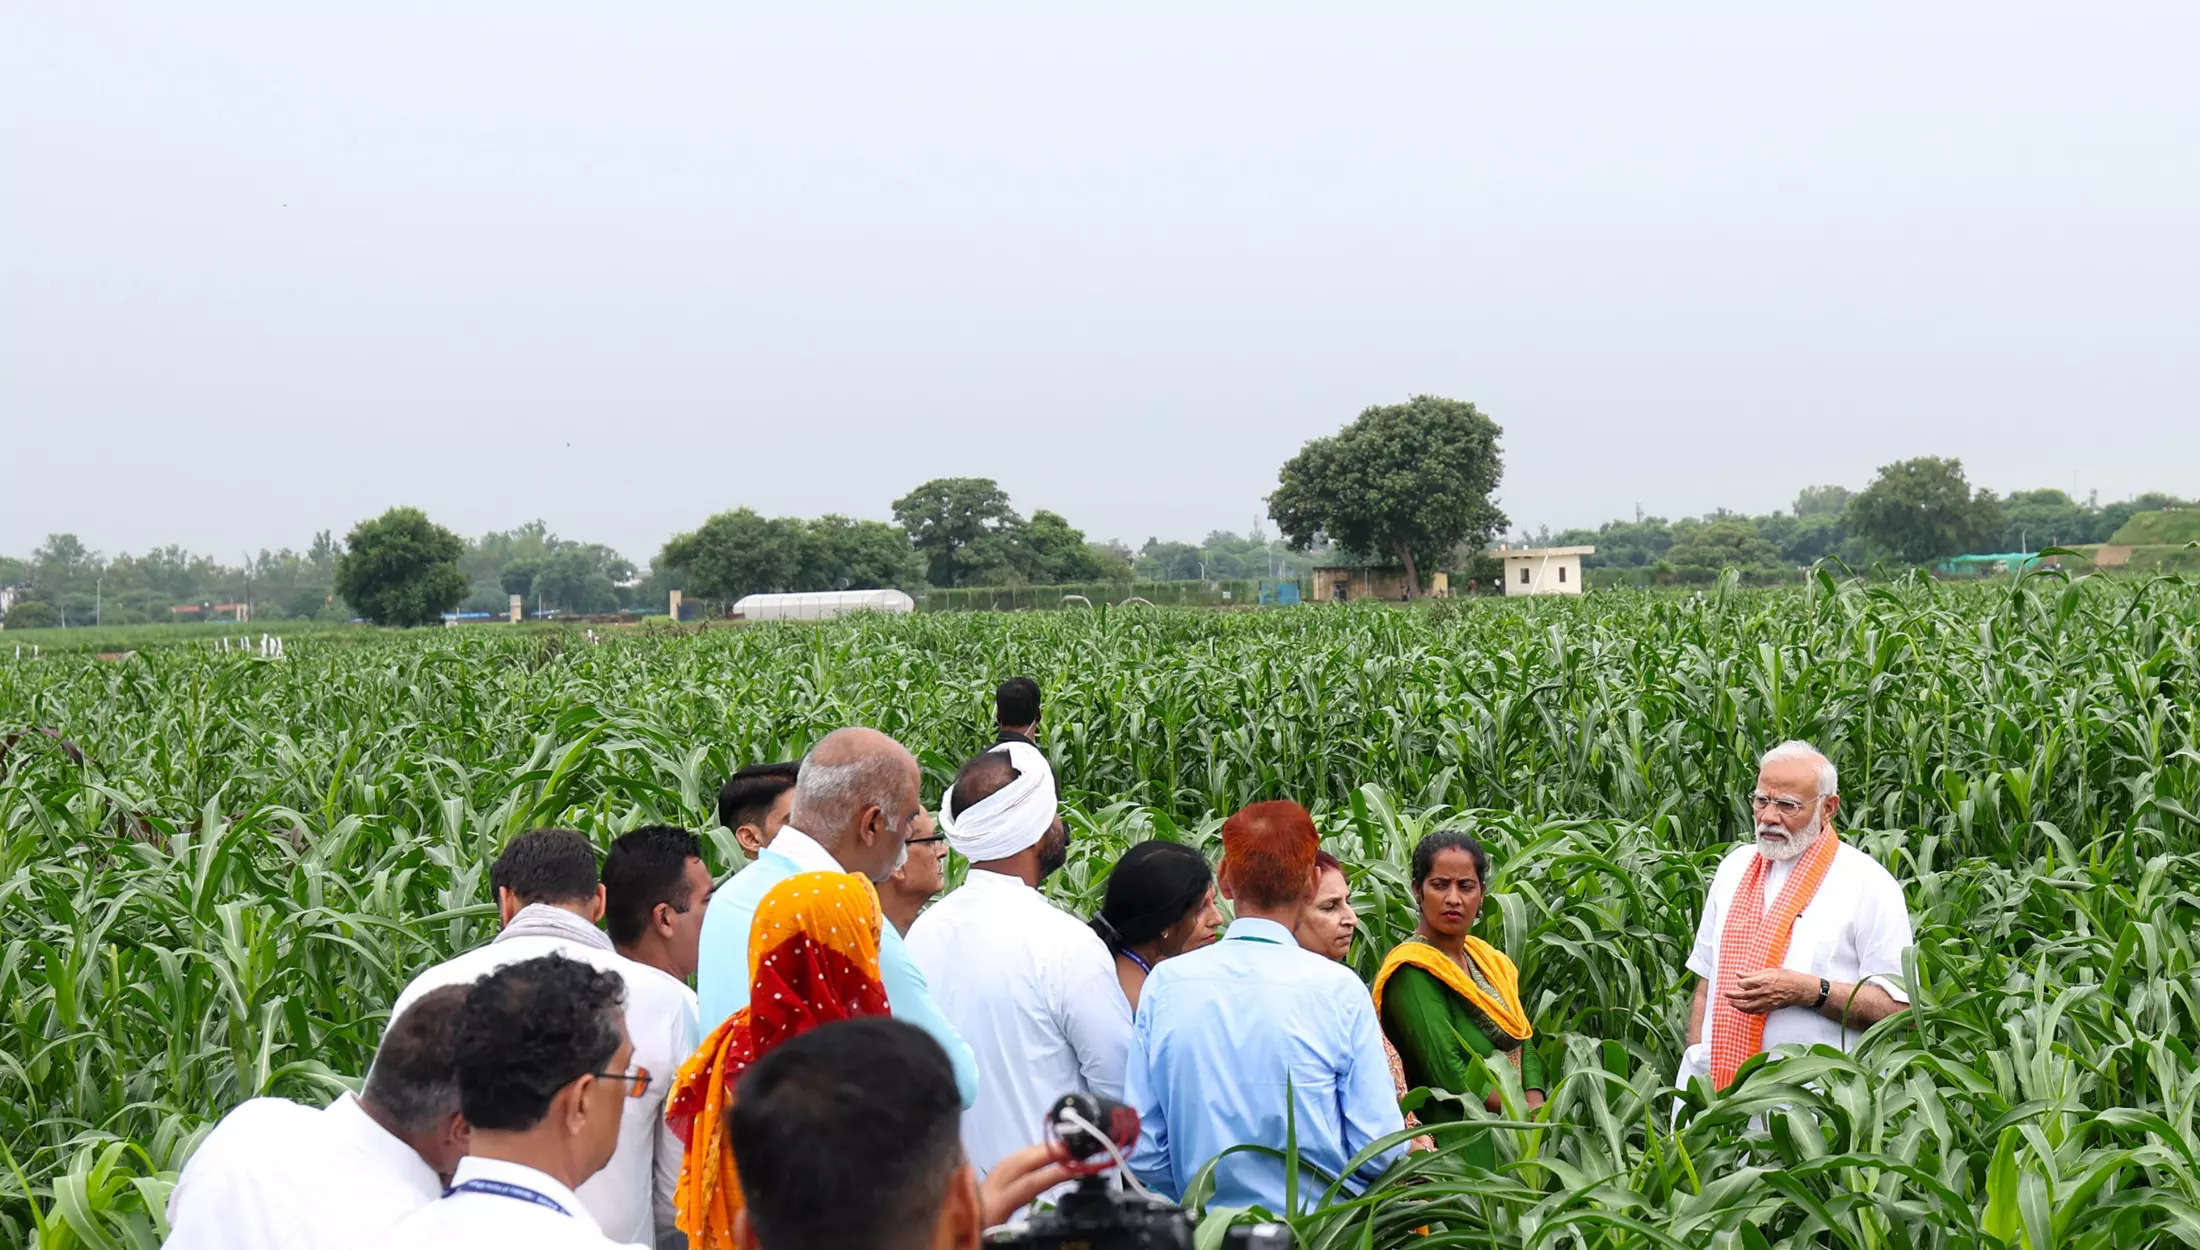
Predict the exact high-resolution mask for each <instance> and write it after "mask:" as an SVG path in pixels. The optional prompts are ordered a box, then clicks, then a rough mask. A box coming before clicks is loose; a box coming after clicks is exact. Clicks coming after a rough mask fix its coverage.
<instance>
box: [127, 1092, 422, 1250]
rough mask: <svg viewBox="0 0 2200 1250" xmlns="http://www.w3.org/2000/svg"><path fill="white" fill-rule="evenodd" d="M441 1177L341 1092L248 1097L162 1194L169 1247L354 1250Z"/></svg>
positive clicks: (402, 1214)
mask: <svg viewBox="0 0 2200 1250" xmlns="http://www.w3.org/2000/svg"><path fill="white" fill-rule="evenodd" d="M442 1192H443V1182H442V1181H440V1180H438V1179H436V1175H435V1172H434V1170H432V1169H431V1168H429V1166H428V1164H427V1162H426V1161H425V1160H423V1159H422V1158H421V1157H420V1156H419V1155H418V1154H417V1153H415V1152H414V1150H413V1148H412V1147H411V1146H408V1145H406V1144H405V1143H404V1142H402V1141H399V1140H398V1139H397V1138H395V1137H392V1136H391V1135H390V1133H389V1131H388V1130H387V1129H384V1128H383V1127H382V1126H381V1125H379V1124H376V1123H375V1122H374V1121H373V1120H371V1119H369V1118H367V1113H366V1112H365V1111H364V1110H362V1109H361V1108H360V1106H359V1100H358V1099H357V1098H355V1097H353V1096H352V1095H350V1094H345V1095H344V1096H343V1097H341V1098H338V1099H337V1100H336V1101H335V1102H332V1103H330V1104H329V1105H328V1106H327V1107H322V1108H316V1107H309V1106H306V1105H304V1104H302V1103H295V1102H292V1101H290V1100H289V1099H287V1098H254V1099H252V1100H251V1101H249V1102H246V1103H242V1104H240V1105H239V1106H238V1107H237V1108H236V1110H234V1111H231V1112H230V1113H229V1114H228V1115H225V1116H223V1117H222V1120H221V1123H219V1124H217V1125H215V1126H214V1131H213V1132H211V1133H209V1134H207V1135H206V1140H204V1141H202V1142H200V1143H199V1148H198V1149H197V1150H196V1151H194V1152H193V1153H192V1155H191V1161H190V1162H189V1163H186V1164H185V1165H184V1167H183V1175H182V1176H181V1177H180V1178H178V1179H177V1181H176V1187H175V1189H174V1190H173V1191H171V1192H170V1193H169V1195H168V1228H169V1232H168V1240H167V1241H165V1242H163V1243H162V1245H164V1246H166V1247H167V1248H168V1250H277V1248H278V1247H287V1248H288V1250H355V1248H357V1247H363V1246H367V1245H371V1244H372V1243H373V1241H374V1239H375V1238H376V1237H378V1236H379V1235H380V1234H382V1233H383V1232H384V1231H386V1230H387V1229H389V1228H390V1226H391V1225H393V1224H395V1223H397V1222H398V1221H399V1220H401V1219H403V1218H404V1217H405V1216H407V1215H409V1214H411V1213H412V1212H413V1211H415V1210H418V1209H419V1208H420V1207H423V1206H425V1205H427V1204H428V1203H430V1202H433V1201H435V1200H436V1198H437V1197H438V1196H439V1195H441V1194H442Z"/></svg>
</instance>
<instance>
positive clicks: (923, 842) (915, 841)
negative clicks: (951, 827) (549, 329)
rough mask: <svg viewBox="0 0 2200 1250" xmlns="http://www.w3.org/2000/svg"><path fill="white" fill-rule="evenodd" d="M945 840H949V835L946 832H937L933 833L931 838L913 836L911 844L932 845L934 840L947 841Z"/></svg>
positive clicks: (910, 840)
mask: <svg viewBox="0 0 2200 1250" xmlns="http://www.w3.org/2000/svg"><path fill="white" fill-rule="evenodd" d="M945 841H947V835H946V834H944V833H935V834H933V835H932V836H931V837H929V838H911V839H909V845H911V846H929V845H931V844H932V843H934V842H945Z"/></svg>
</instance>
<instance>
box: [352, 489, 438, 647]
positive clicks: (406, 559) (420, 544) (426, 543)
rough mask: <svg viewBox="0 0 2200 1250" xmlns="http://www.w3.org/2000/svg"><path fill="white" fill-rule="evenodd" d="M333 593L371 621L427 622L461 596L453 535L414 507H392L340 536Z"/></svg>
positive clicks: (432, 621) (381, 622)
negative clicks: (342, 552) (341, 543)
mask: <svg viewBox="0 0 2200 1250" xmlns="http://www.w3.org/2000/svg"><path fill="white" fill-rule="evenodd" d="M344 547H345V551H344V554H343V556H342V557H341V558H339V559H338V560H337V562H336V593H337V594H339V595H341V596H343V599H344V602H346V603H348V604H350V605H351V606H352V608H353V610H355V611H357V612H358V613H359V615H361V616H364V617H366V618H367V619H368V620H370V621H373V622H374V623H375V624H377V625H432V624H434V623H435V622H437V621H439V620H441V619H442V618H443V614H444V613H445V612H448V611H450V610H451V609H452V608H455V607H457V606H458V602H459V600H461V599H464V598H465V597H466V575H465V574H464V573H461V572H460V571H459V568H458V558H459V556H461V555H463V554H464V553H465V551H466V544H465V542H464V541H463V540H462V539H460V538H459V536H458V535H456V534H453V533H452V532H451V531H449V530H447V529H444V528H443V527H442V526H440V525H437V524H436V523H435V522H433V521H430V520H429V519H428V516H427V514H426V513H424V512H422V511H421V510H420V509H418V508H392V509H390V510H389V511H388V512H385V513H383V514H382V515H381V516H379V517H376V518H375V519H373V520H371V521H361V522H360V523H359V524H357V525H355V526H353V527H352V531H351V533H350V534H348V535H346V536H345V538H344Z"/></svg>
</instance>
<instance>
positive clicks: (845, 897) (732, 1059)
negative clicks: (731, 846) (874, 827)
mask: <svg viewBox="0 0 2200 1250" xmlns="http://www.w3.org/2000/svg"><path fill="white" fill-rule="evenodd" d="M879 924H880V919H879V909H878V890H877V889H876V888H875V887H873V886H872V884H871V883H870V881H869V880H867V879H866V878H864V877H861V876H857V875H855V874H851V873H843V872H805V873H801V874H799V875H797V876H793V877H789V878H788V879H786V880H785V881H782V882H780V883H779V884H778V885H776V886H773V887H772V890H771V893H769V894H766V895H765V896H764V901H763V902H762V903H760V904H758V905H757V908H756V921H755V923H754V925H753V927H751V929H750V930H749V1005H748V1006H746V1007H744V1008H742V1009H741V1010H740V1011H739V1012H737V1013H735V1015H734V1016H733V1018H731V1019H729V1020H727V1021H726V1022H725V1023H723V1024H721V1025H719V1026H718V1027H717V1028H716V1029H713V1030H712V1031H711V1035H710V1036H709V1037H708V1038H707V1039H705V1040H704V1042H703V1044H702V1046H701V1047H699V1048H698V1049H697V1050H696V1052H695V1053H694V1054H693V1055H691V1056H689V1057H688V1061H687V1062H686V1063H683V1064H681V1065H680V1074H679V1075H678V1076H677V1077H675V1078H674V1080H673V1083H672V1092H671V1094H670V1096H669V1097H668V1098H667V1099H666V1100H665V1120H666V1122H667V1123H668V1124H669V1125H670V1126H671V1127H672V1131H673V1132H674V1133H676V1134H678V1135H679V1138H680V1140H681V1141H683V1142H685V1143H686V1144H687V1157H686V1158H685V1159H683V1160H682V1161H681V1163H680V1184H679V1188H678V1189H677V1190H676V1191H675V1192H676V1199H677V1212H678V1218H679V1225H680V1231H681V1232H684V1233H686V1234H687V1235H688V1236H689V1237H690V1238H691V1239H692V1244H693V1245H694V1246H695V1248H696V1250H731V1247H732V1246H733V1244H734V1243H733V1216H734V1213H735V1212H737V1211H739V1210H740V1209H741V1179H740V1174H739V1173H738V1172H737V1171H736V1170H735V1168H734V1163H733V1143H732V1140H731V1138H730V1136H729V1134H728V1133H727V1131H726V1127H727V1125H726V1113H727V1112H728V1111H729V1110H730V1109H731V1108H732V1105H733V1090H734V1086H735V1084H736V1083H737V1082H739V1081H740V1079H741V1074H742V1073H744V1072H746V1071H748V1070H749V1067H750V1065H752V1064H754V1063H755V1062H756V1061H757V1060H758V1059H761V1058H763V1057H764V1055H766V1054H767V1053H769V1052H770V1051H771V1050H772V1049H773V1048H774V1047H776V1046H778V1045H779V1044H780V1043H781V1042H784V1041H786V1040H787V1039H788V1038H791V1037H795V1036H798V1035H800V1034H803V1033H807V1032H809V1031H810V1030H811V1029H814V1028H816V1027H817V1026H819V1025H821V1024H827V1023H830V1022H832V1021H834V1020H849V1019H854V1018H856V1017H859V1016H883V1015H886V1014H887V1006H886V987H885V986H884V985H882V984H880V982H879V971H878V943H879Z"/></svg>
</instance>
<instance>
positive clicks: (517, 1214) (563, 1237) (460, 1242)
mask: <svg viewBox="0 0 2200 1250" xmlns="http://www.w3.org/2000/svg"><path fill="white" fill-rule="evenodd" d="M598 1175H601V1173H599V1174H598ZM473 1180H481V1181H488V1182H490V1183H493V1184H496V1185H509V1186H516V1187H518V1188H519V1189H523V1190H528V1191H531V1192H533V1193H536V1194H540V1195H542V1196H543V1197H544V1198H546V1199H548V1200H550V1201H551V1202H554V1203H557V1204H558V1206H560V1207H563V1208H565V1210H564V1211H563V1212H562V1213H561V1212H558V1211H554V1210H552V1209H551V1208H549V1207H546V1206H543V1205H541V1204H540V1203H537V1202H534V1201H532V1200H530V1199H528V1198H527V1197H525V1196H518V1197H513V1196H507V1195H506V1194H491V1193H466V1192H462V1191H461V1192H454V1193H452V1194H451V1196H450V1197H448V1198H438V1199H437V1200H435V1201H434V1202H431V1203H429V1204H428V1205H426V1206H424V1207H422V1208H420V1209H419V1210H418V1211H415V1212H413V1213H412V1214H411V1215H408V1216H406V1217H405V1218H404V1219H402V1220H400V1221H398V1223H397V1225H396V1227H394V1228H392V1229H390V1230H389V1232H387V1233H386V1234H384V1235H383V1236H382V1238H381V1239H380V1240H379V1241H376V1242H375V1243H374V1246H375V1247H376V1250H490V1248H501V1247H514V1248H515V1250H516V1248H517V1247H522V1246H524V1247H526V1248H527V1250H607V1248H616V1247H621V1246H622V1245H623V1244H624V1243H621V1242H618V1241H614V1240H612V1239H611V1238H609V1237H606V1236H604V1233H603V1230H602V1229H601V1228H599V1227H597V1226H596V1221H595V1220H594V1219H593V1218H592V1217H591V1216H590V1215H589V1214H588V1206H587V1204H586V1203H584V1202H583V1201H582V1200H581V1199H580V1198H578V1197H576V1196H575V1195H574V1192H573V1191H572V1190H570V1189H567V1188H566V1187H565V1186H564V1185H562V1184H560V1183H558V1181H557V1180H555V1179H554V1178H552V1177H551V1176H550V1175H549V1174H548V1173H546V1172H538V1171H536V1170H535V1169H533V1168H531V1167H527V1166H525V1165H524V1164H518V1163H506V1162H505V1161H504V1160H502V1159H477V1158H474V1157H472V1156H468V1157H466V1158H464V1159H461V1160H459V1163H458V1174H457V1175H455V1176H453V1177H452V1178H451V1186H452V1188H453V1189H454V1190H457V1189H458V1187H459V1186H462V1185H464V1184H466V1182H468V1181H473ZM594 1183H595V1182H594V1181H593V1180H591V1181H590V1182H589V1184H594ZM581 1188H582V1189H586V1188H588V1185H582V1186H581ZM645 1240H646V1239H645Z"/></svg>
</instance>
